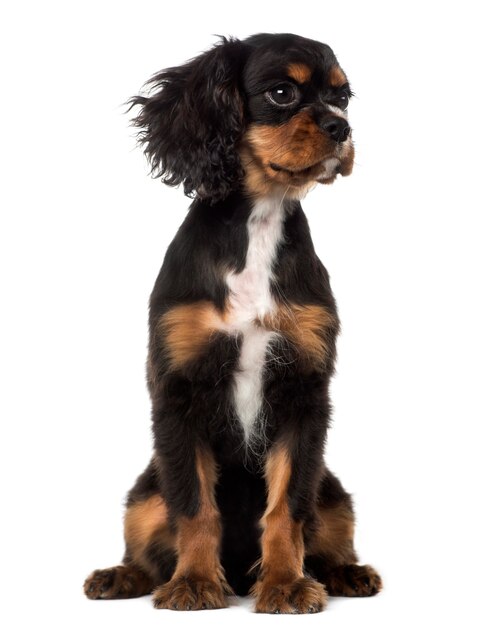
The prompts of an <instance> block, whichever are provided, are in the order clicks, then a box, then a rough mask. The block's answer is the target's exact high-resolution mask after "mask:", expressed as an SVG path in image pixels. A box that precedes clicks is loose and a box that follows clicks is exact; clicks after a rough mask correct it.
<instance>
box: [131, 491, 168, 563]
mask: <svg viewBox="0 0 504 626" xmlns="http://www.w3.org/2000/svg"><path fill="white" fill-rule="evenodd" d="M160 533H163V534H166V537H163V538H164V539H165V541H168V546H169V545H170V543H171V544H173V541H174V539H173V537H172V536H171V537H170V533H169V532H168V511H167V508H166V504H165V502H164V500H163V498H162V497H161V496H160V495H155V496H152V497H150V498H148V499H147V500H144V501H143V502H137V503H135V504H132V505H131V506H129V507H128V508H127V509H126V514H125V517H124V539H125V542H126V546H127V547H128V551H129V553H130V555H131V557H132V559H133V561H134V562H135V563H138V564H140V565H144V561H145V558H144V551H145V548H146V547H147V546H148V545H149V543H150V542H151V540H152V539H153V538H154V536H155V535H158V534H160ZM170 540H171V541H170Z"/></svg>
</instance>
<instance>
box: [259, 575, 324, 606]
mask: <svg viewBox="0 0 504 626" xmlns="http://www.w3.org/2000/svg"><path fill="white" fill-rule="evenodd" d="M253 593H254V595H255V596H256V598H257V600H256V606H255V610H256V612H257V613H318V612H319V611H321V610H322V609H323V608H324V606H325V604H326V600H327V593H326V590H325V588H324V586H323V585H321V584H320V583H319V582H317V581H316V580H313V579H311V578H298V579H297V580H295V581H293V582H291V583H281V584H268V582H267V581H266V580H260V581H258V582H257V583H256V584H255V585H254V588H253Z"/></svg>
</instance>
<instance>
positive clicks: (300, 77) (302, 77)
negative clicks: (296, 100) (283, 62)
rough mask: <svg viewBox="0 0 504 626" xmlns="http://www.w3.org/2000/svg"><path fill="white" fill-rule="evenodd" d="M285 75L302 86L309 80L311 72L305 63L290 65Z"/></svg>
mask: <svg viewBox="0 0 504 626" xmlns="http://www.w3.org/2000/svg"><path fill="white" fill-rule="evenodd" d="M287 75H288V76H290V77H291V78H293V79H294V80H295V81H296V82H297V83H299V84H302V83H307V82H308V81H309V80H310V78H311V75H312V71H311V69H310V68H309V67H308V65H306V64H305V63H291V64H290V65H289V66H288V67H287Z"/></svg>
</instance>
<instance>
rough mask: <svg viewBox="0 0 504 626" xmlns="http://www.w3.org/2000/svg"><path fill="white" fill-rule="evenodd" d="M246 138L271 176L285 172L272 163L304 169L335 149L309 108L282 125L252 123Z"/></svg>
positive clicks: (277, 175)
mask: <svg viewBox="0 0 504 626" xmlns="http://www.w3.org/2000/svg"><path fill="white" fill-rule="evenodd" d="M245 141H246V142H247V143H248V145H249V146H250V149H251V151H252V153H253V155H254V157H255V158H256V159H257V160H258V161H259V162H260V163H261V165H262V167H263V168H264V170H265V172H266V173H267V175H268V176H270V177H272V178H278V177H279V175H281V174H282V172H275V170H273V169H272V168H271V164H272V163H273V164H275V165H278V166H280V167H282V168H285V169H288V170H293V171H298V170H303V169H305V168H307V167H310V166H311V165H313V164H314V163H315V162H316V161H319V160H322V159H323V158H325V156H327V155H328V153H330V152H332V151H333V149H334V146H333V144H332V142H331V140H330V139H328V138H327V137H326V135H325V134H324V133H323V132H322V131H321V130H320V128H319V127H318V126H317V124H316V123H315V121H314V120H313V119H312V117H311V115H310V114H309V113H307V112H306V111H303V112H301V113H298V114H297V115H295V116H294V117H292V119H291V120H290V121H289V122H287V123H286V124H281V125H279V126H269V125H266V124H253V125H252V126H250V128H249V129H248V131H247V133H246V135H245Z"/></svg>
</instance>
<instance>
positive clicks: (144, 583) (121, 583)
mask: <svg viewBox="0 0 504 626" xmlns="http://www.w3.org/2000/svg"><path fill="white" fill-rule="evenodd" d="M152 587H153V585H152V581H151V579H150V578H149V576H147V574H144V573H143V572H141V571H140V570H137V569H134V568H131V567H128V566H127V565H118V566H117V567H110V568H108V569H97V570H95V571H94V572H93V573H92V574H91V575H90V576H88V578H87V579H86V581H85V583H84V593H85V594H86V596H87V597H88V598H90V599H91V600H112V599H120V598H136V597H138V596H143V595H146V594H148V593H150V592H151V591H152Z"/></svg>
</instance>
